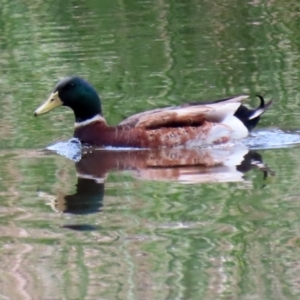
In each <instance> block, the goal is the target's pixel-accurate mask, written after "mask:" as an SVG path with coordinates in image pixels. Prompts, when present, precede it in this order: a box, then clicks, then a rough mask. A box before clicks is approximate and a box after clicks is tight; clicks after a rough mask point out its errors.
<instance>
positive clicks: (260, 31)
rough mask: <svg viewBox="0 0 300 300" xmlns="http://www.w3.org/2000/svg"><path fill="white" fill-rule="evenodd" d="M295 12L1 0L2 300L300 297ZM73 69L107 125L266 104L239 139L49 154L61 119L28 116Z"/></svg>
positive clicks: (203, 4) (241, 4) (274, 4)
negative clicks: (158, 112)
mask: <svg viewBox="0 0 300 300" xmlns="http://www.w3.org/2000/svg"><path fill="white" fill-rule="evenodd" d="M299 9H300V5H299V2H298V1H296V0H290V1H278V0H275V1H248V2H247V1H228V0H225V1H224V0H222V1H221V0H217V1H195V0H187V1H178V0H175V1H171V0H156V1H115V2H114V1H111V2H110V1H95V0H94V1H93V0H88V1H82V0H76V1H55V0H49V1H31V2H30V1H29V2H28V1H27V2H25V1H17V2H14V1H5V0H0V32H1V34H0V69H1V75H0V93H1V97H0V104H1V110H0V178H1V181H0V216H1V218H0V226H1V227H0V228H1V230H0V263H1V272H0V299H14V300H15V299H16V300H17V299H22V300H23V299H39V300H58V299H70V300H73V299H122V300H123V299H151V300H152V299H195V300H198V299H212V300H214V299H228V300H229V299H251V300H252V299H299V298H300V275H299V272H300V251H299V250H300V249H299V248H300V217H299V216H300V185H299V180H300V152H299V150H300V146H299V144H300V143H299V140H300V138H299V136H300V132H299V130H300V120H299V116H300V38H299V23H300V15H299ZM73 74H77V75H80V76H82V77H84V78H86V79H87V80H89V81H90V82H91V83H92V84H93V85H94V86H95V87H96V89H97V90H98V91H99V94H100V95H101V99H102V105H103V111H104V115H105V117H106V119H107V121H108V122H109V123H110V124H117V123H118V122H120V121H121V120H122V119H123V118H125V117H126V116H129V115H131V114H134V113H137V112H140V111H143V110H147V109H153V108H156V107H160V106H166V105H176V104H180V103H182V102H184V101H196V100H199V101H201V100H203V101H205V100H211V99H214V98H218V97H224V96H229V95H234V94H239V93H250V94H251V95H252V96H253V97H251V100H250V101H249V104H250V105H252V106H257V105H258V103H257V102H258V100H257V99H256V98H255V97H254V96H255V94H256V93H261V94H263V95H264V96H265V98H266V99H271V98H273V100H274V105H273V106H272V108H271V109H270V110H269V111H268V112H267V113H266V114H265V115H264V116H263V118H262V119H261V122H260V123H259V126H258V127H259V128H257V130H256V131H255V132H254V133H253V136H252V137H250V138H249V139H247V141H244V142H241V143H238V144H236V145H228V146H227V147H216V148H214V149H208V148H205V149H190V150H184V149H177V150H174V149H172V150H164V151H140V150H134V151H132V150H129V149H122V151H116V150H115V149H106V150H96V151H92V150H91V149H84V151H82V152H81V153H79V154H78V152H77V150H78V149H77V148H76V147H77V146H78V145H77V144H76V142H69V143H67V144H66V143H63V144H61V145H62V146H61V147H60V154H57V151H53V150H47V149H46V148H47V146H49V145H50V144H51V145H53V144H55V143H56V142H57V141H67V140H69V139H70V138H71V137H72V133H73V122H74V119H73V114H72V112H71V111H69V110H68V109H66V108H60V109H56V110H55V111H53V112H51V113H50V114H48V115H45V116H41V117H40V118H34V117H33V111H34V109H35V108H36V107H37V106H38V105H39V104H40V103H41V102H43V100H44V99H46V97H47V96H48V94H49V92H50V91H51V89H52V88H53V86H54V84H55V83H56V82H57V80H58V79H60V78H62V77H64V76H67V75H73ZM66 145H67V148H66V149H65V148H64V147H65V146H66ZM55 150H57V149H55ZM195 161H197V164H196V165H195V164H193V163H191V162H195Z"/></svg>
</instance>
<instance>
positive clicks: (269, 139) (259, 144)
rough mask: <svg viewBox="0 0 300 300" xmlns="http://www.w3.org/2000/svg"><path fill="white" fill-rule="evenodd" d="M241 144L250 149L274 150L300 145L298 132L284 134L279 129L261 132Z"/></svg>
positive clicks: (253, 134)
mask: <svg viewBox="0 0 300 300" xmlns="http://www.w3.org/2000/svg"><path fill="white" fill-rule="evenodd" d="M242 143H243V144H244V145H245V146H247V147H249V148H250V149H256V150H259V149H274V148H286V147H291V146H294V145H297V144H300V134H299V133H298V132H284V131H282V130H280V129H273V130H261V131H256V132H254V133H252V134H251V136H249V137H248V138H246V139H244V140H242Z"/></svg>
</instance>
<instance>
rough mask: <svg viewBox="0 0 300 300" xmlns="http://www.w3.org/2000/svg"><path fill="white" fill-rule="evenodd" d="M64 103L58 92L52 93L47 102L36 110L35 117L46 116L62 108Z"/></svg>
mask: <svg viewBox="0 0 300 300" xmlns="http://www.w3.org/2000/svg"><path fill="white" fill-rule="evenodd" d="M62 105H63V103H62V101H61V100H60V98H59V96H58V92H55V93H52V94H51V95H50V97H49V98H48V99H47V101H46V102H45V103H44V104H42V105H41V106H40V107H39V108H37V109H36V111H35V112H34V115H35V116H38V115H41V114H45V113H47V112H49V111H50V110H52V109H54V108H55V107H58V106H62Z"/></svg>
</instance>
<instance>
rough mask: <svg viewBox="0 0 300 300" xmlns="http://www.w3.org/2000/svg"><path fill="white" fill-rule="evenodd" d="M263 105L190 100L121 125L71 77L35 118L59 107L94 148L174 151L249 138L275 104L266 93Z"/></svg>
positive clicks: (233, 100) (83, 82) (238, 99)
mask: <svg viewBox="0 0 300 300" xmlns="http://www.w3.org/2000/svg"><path fill="white" fill-rule="evenodd" d="M257 97H258V98H259V99H260V105H259V106H258V107H257V108H254V109H251V108H248V107H246V106H245V105H242V101H243V100H245V99H247V98H249V95H246V94H241V95H236V96H232V97H227V98H223V99H219V100H215V101H206V102H189V103H184V104H182V105H179V106H171V107H165V108H157V109H152V110H148V111H145V112H141V113H137V114H135V115H132V116H130V117H128V118H127V119H125V120H123V121H122V122H121V123H120V124H118V125H116V126H109V125H108V124H107V122H106V120H105V118H104V116H103V112H102V106H101V100H100V97H99V95H98V93H97V91H96V89H95V88H94V87H93V86H92V85H91V84H90V83H89V82H88V81H86V80H85V79H83V78H81V77H78V76H72V77H67V78H64V79H62V80H60V81H59V82H58V83H57V84H56V86H55V87H54V89H53V91H52V93H51V95H50V96H49V98H48V99H47V100H46V102H45V103H44V104H42V105H41V106H39V107H38V108H37V109H36V110H35V111H34V115H35V116H38V115H41V114H45V113H48V112H49V111H51V110H53V109H54V108H56V107H59V106H67V107H69V108H71V109H72V110H73V112H74V115H75V124H74V138H77V139H79V140H80V142H81V143H82V144H84V145H89V146H94V147H107V146H111V147H130V148H131V147H132V148H150V149H153V148H163V147H167V148H171V147H195V146H196V147H198V146H206V145H213V144H222V143H227V142H229V141H233V140H239V139H243V138H245V137H247V136H248V135H249V133H250V132H251V131H252V130H253V129H254V128H255V126H256V125H257V123H258V122H259V120H260V117H261V116H262V114H263V113H264V112H265V111H266V110H267V109H268V108H269V107H270V106H271V104H272V100H270V101H269V102H267V103H265V100H264V98H263V97H262V96H261V95H257Z"/></svg>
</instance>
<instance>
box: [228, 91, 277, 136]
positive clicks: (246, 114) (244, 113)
mask: <svg viewBox="0 0 300 300" xmlns="http://www.w3.org/2000/svg"><path fill="white" fill-rule="evenodd" d="M256 96H257V97H258V98H259V99H260V105H259V107H257V108H255V109H249V108H247V107H246V106H244V105H241V106H240V107H239V108H238V110H237V111H236V112H235V114H234V115H235V116H236V117H237V118H238V119H240V120H241V121H242V122H243V123H244V125H245V126H246V127H247V129H248V130H249V132H250V131H251V130H253V129H254V127H255V126H256V125H257V123H258V122H259V119H260V117H261V115H262V114H263V113H264V112H265V111H266V110H267V109H268V108H269V107H270V106H271V105H272V103H273V101H272V100H270V101H269V102H267V103H265V99H264V98H263V97H262V96H261V95H256Z"/></svg>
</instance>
